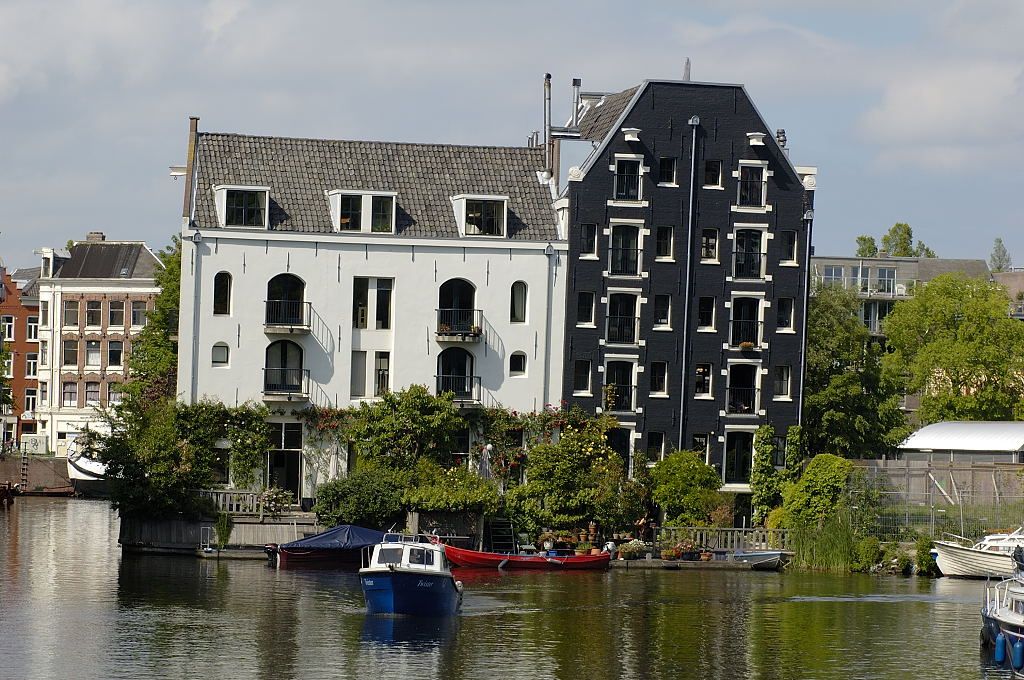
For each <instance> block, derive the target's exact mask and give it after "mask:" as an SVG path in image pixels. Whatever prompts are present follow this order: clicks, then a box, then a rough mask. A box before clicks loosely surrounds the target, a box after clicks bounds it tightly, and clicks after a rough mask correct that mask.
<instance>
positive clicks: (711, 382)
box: [687, 361, 715, 401]
mask: <svg viewBox="0 0 1024 680" xmlns="http://www.w3.org/2000/svg"><path fill="white" fill-rule="evenodd" d="M699 366H707V367H708V391H707V392H698V391H697V367H699ZM690 379H691V380H693V398H694V399H700V400H702V401H714V399H715V365H714V364H713V363H711V362H710V361H699V362H696V363H695V364H694V365H693V374H692V375H691V376H690ZM687 388H689V385H687Z"/></svg>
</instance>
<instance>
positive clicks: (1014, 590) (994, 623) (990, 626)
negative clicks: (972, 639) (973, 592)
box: [981, 573, 1024, 678]
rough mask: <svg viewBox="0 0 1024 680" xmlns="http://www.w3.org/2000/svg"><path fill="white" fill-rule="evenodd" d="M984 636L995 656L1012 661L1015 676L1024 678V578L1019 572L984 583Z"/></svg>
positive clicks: (1001, 661)
mask: <svg viewBox="0 0 1024 680" xmlns="http://www.w3.org/2000/svg"><path fill="white" fill-rule="evenodd" d="M981 621H982V629H981V639H982V642H983V643H985V644H992V645H993V653H992V656H993V660H994V661H995V662H996V663H997V664H999V665H1002V664H1003V663H1004V662H1005V661H1007V660H1008V661H1009V662H1010V667H1011V668H1012V669H1013V674H1014V677H1018V678H1024V581H1022V580H1021V577H1020V574H1019V573H1017V574H1015V575H1014V576H1013V577H1012V578H1007V579H1004V580H1002V581H1000V582H999V583H997V584H996V585H994V586H986V587H985V599H984V601H983V602H982V606H981Z"/></svg>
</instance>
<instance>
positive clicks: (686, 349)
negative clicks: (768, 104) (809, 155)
mask: <svg viewBox="0 0 1024 680" xmlns="http://www.w3.org/2000/svg"><path fill="white" fill-rule="evenodd" d="M576 99H577V103H576V105H575V108H576V115H575V116H574V120H573V121H572V122H571V123H570V124H569V125H568V126H567V127H565V128H557V129H554V130H553V135H554V137H555V138H556V139H557V138H561V139H563V140H564V139H577V138H578V139H580V140H584V141H588V142H590V143H591V144H592V145H593V151H592V153H591V154H590V155H589V157H588V158H587V160H586V161H585V162H584V163H583V164H582V165H581V166H579V167H574V168H572V169H571V170H570V172H569V177H568V182H567V189H566V194H565V198H567V200H568V215H569V220H568V222H569V241H570V251H569V266H568V277H569V278H568V286H567V313H566V362H565V366H566V369H565V379H564V394H565V398H566V400H567V401H568V402H569V403H572V404H578V405H580V406H582V407H584V408H586V409H587V410H589V411H598V410H603V411H606V412H610V413H612V414H614V415H615V416H616V417H617V418H618V420H619V422H620V425H621V428H620V430H619V431H618V432H616V433H615V441H614V443H615V445H616V446H617V447H618V448H620V449H621V450H622V451H623V452H624V453H626V452H628V453H629V455H630V456H631V458H630V459H631V461H632V463H633V465H636V464H638V463H639V462H640V461H654V460H657V459H658V458H660V457H661V456H662V455H664V453H665V452H667V451H669V450H671V449H673V448H687V449H690V448H696V449H700V450H704V451H705V452H706V453H707V459H708V461H709V462H710V463H711V464H713V465H715V466H717V467H718V468H719V469H720V470H721V471H722V476H723V481H724V482H725V484H726V487H725V488H726V489H727V490H730V489H731V490H735V491H740V492H742V491H745V490H749V486H748V482H749V474H750V467H751V460H752V455H753V433H754V431H755V430H756V429H757V427H758V426H759V425H762V424H765V423H769V424H771V425H773V426H774V427H775V430H776V433H777V434H778V435H780V436H782V435H784V434H785V432H786V430H787V428H788V427H790V426H791V425H793V424H796V423H797V422H798V421H799V418H800V406H799V405H800V398H801V383H802V378H801V376H802V371H801V366H802V364H803V345H804V309H805V305H806V292H807V289H806V286H807V271H808V242H809V236H810V230H811V220H812V217H813V214H812V212H811V209H812V205H813V200H812V199H813V193H814V192H813V190H814V184H815V172H816V170H815V169H814V168H797V167H796V166H794V165H793V164H792V163H791V162H790V160H789V158H788V155H787V152H786V150H785V133H784V132H783V131H781V130H779V131H777V133H775V134H773V133H772V132H771V131H770V130H769V129H768V127H767V124H766V123H765V121H764V119H763V118H762V117H761V115H760V114H759V113H758V111H757V109H756V108H755V107H754V104H753V102H751V100H750V98H749V96H748V95H747V92H746V90H745V89H744V88H743V87H742V86H740V85H723V84H711V83H696V82H689V81H683V82H676V81H650V80H649V81H644V82H643V83H642V84H641V85H639V86H637V87H634V88H630V89H628V90H625V91H623V92H618V93H610V94H608V93H582V94H580V95H578V96H577V97H576ZM563 143H564V142H563Z"/></svg>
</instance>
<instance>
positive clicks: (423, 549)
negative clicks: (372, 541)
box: [364, 534, 450, 572]
mask: <svg viewBox="0 0 1024 680" xmlns="http://www.w3.org/2000/svg"><path fill="white" fill-rule="evenodd" d="M364 567H365V568H371V569H373V568H378V569H380V568H383V569H391V570H395V569H401V570H406V569H408V570H422V571H431V572H447V571H449V570H450V569H449V565H448V560H446V559H445V556H444V546H443V545H441V544H439V543H434V542H432V541H431V540H430V537H428V536H423V535H416V536H408V535H405V534H385V535H384V539H383V541H382V542H381V543H378V544H377V545H375V546H373V548H372V549H371V551H370V553H369V556H368V559H367V561H366V563H365V564H364Z"/></svg>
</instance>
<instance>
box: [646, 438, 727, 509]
mask: <svg viewBox="0 0 1024 680" xmlns="http://www.w3.org/2000/svg"><path fill="white" fill-rule="evenodd" d="M651 477H652V478H653V480H654V490H653V493H652V497H653V499H654V502H655V503H657V504H658V506H659V507H661V509H662V510H663V511H664V512H665V522H666V523H667V524H674V525H675V526H701V525H706V524H707V523H708V522H709V521H710V517H711V512H712V510H714V509H715V508H716V507H718V505H720V504H721V500H722V499H721V496H720V495H719V494H718V489H720V488H721V486H722V477H721V476H720V475H719V474H718V471H717V470H715V468H713V467H711V466H710V465H708V464H707V463H705V462H704V455H703V454H702V453H696V452H694V451H675V452H673V453H670V454H669V455H667V456H665V458H664V459H662V460H661V461H659V462H658V464H657V465H655V466H654V470H653V471H652V473H651Z"/></svg>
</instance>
